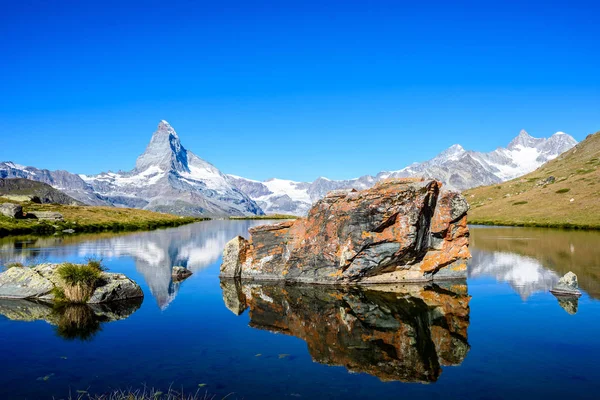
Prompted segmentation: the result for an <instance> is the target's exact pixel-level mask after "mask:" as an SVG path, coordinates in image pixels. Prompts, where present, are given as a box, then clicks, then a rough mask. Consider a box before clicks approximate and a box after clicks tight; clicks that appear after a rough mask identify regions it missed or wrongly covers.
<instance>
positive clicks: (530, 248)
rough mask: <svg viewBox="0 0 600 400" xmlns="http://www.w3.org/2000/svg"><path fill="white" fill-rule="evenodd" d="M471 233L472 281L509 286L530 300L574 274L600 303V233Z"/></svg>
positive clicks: (513, 230)
mask: <svg viewBox="0 0 600 400" xmlns="http://www.w3.org/2000/svg"><path fill="white" fill-rule="evenodd" d="M470 232H471V250H472V254H473V259H472V260H471V262H470V263H469V277H470V278H478V277H484V276H490V277H493V278H495V279H496V280H497V281H500V282H508V283H509V284H510V285H511V287H512V288H513V289H514V290H515V291H516V292H517V293H519V295H520V296H521V298H523V300H525V299H527V298H528V297H529V296H531V295H532V294H533V293H536V292H547V291H549V290H550V289H551V288H552V287H553V286H554V285H555V284H556V282H558V279H559V278H560V277H561V276H563V275H564V274H566V273H567V272H569V271H572V272H574V273H575V274H576V275H577V277H578V279H579V286H580V287H581V288H582V289H583V290H584V291H585V292H586V293H587V294H588V295H589V296H590V297H592V298H596V299H598V298H600V246H598V243H600V232H595V231H588V232H585V231H568V230H556V229H539V228H510V227H480V226H476V227H472V228H471V231H470Z"/></svg>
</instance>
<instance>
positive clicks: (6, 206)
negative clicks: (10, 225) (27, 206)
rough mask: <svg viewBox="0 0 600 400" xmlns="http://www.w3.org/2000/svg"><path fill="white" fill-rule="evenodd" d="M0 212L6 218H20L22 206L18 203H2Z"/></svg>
mask: <svg viewBox="0 0 600 400" xmlns="http://www.w3.org/2000/svg"><path fill="white" fill-rule="evenodd" d="M0 214H2V215H4V216H5V217H8V218H22V217H23V207H21V206H20V205H19V204H13V203H3V204H0Z"/></svg>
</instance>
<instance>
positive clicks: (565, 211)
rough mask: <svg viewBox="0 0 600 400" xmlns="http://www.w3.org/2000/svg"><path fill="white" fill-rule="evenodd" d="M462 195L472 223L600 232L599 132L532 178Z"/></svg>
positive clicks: (541, 168) (551, 162)
mask: <svg viewBox="0 0 600 400" xmlns="http://www.w3.org/2000/svg"><path fill="white" fill-rule="evenodd" d="M463 194H464V196H465V197H466V199H467V201H468V202H469V204H470V205H471V209H470V210H469V223H471V224H482V225H511V226H530V227H545V228H567V229H600V132H599V133H596V134H594V135H590V136H588V137H587V138H586V139H585V140H584V141H582V142H581V143H579V144H578V145H577V146H576V147H574V148H572V149H571V150H569V151H567V152H566V153H564V154H562V155H560V156H559V157H557V158H556V159H554V160H552V161H549V162H547V163H546V164H544V165H542V166H541V167H540V168H538V169H537V170H535V171H534V172H532V173H530V174H527V175H525V176H523V177H521V178H517V179H513V180H512V181H508V182H504V183H501V184H497V185H491V186H483V187H478V188H474V189H469V190H466V191H465V192H464V193H463Z"/></svg>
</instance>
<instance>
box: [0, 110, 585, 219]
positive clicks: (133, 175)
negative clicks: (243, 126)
mask: <svg viewBox="0 0 600 400" xmlns="http://www.w3.org/2000/svg"><path fill="white" fill-rule="evenodd" d="M576 143H577V141H576V140H575V139H574V138H573V137H571V136H569V135H567V134H565V133H563V132H557V133H555V134H554V135H552V136H551V137H550V138H534V137H532V136H530V135H529V134H528V133H527V132H526V131H524V130H522V131H521V132H520V133H519V135H518V136H517V137H515V138H514V139H513V140H512V141H511V142H510V143H509V145H508V146H507V147H506V148H503V147H498V148H497V149H495V150H493V151H491V152H488V153H482V152H475V151H471V150H466V149H465V148H464V147H463V146H461V145H460V144H454V145H452V146H450V147H449V148H447V149H445V150H443V151H442V152H440V153H438V154H437V155H436V156H435V157H433V158H432V159H430V160H427V161H424V162H420V163H412V164H410V165H408V166H406V167H404V168H402V169H399V170H395V171H381V172H379V173H377V174H376V175H363V176H361V177H358V178H354V179H347V180H331V179H328V178H325V177H319V178H317V179H315V180H314V181H313V182H296V181H292V180H286V179H279V178H271V179H269V180H266V181H263V182H260V181H256V180H252V179H247V178H244V177H241V176H239V175H233V174H229V175H226V174H224V173H222V172H221V171H220V170H219V169H218V168H217V167H215V166H214V165H212V164H211V163H209V162H207V161H205V160H203V159H202V158H200V157H198V156H197V155H196V154H194V153H193V152H191V151H189V150H187V149H186V148H185V147H184V146H183V145H182V144H181V140H180V138H179V135H178V134H177V132H176V131H175V129H173V127H172V126H171V125H170V124H169V123H168V122H167V121H165V120H161V121H160V122H159V124H158V127H157V129H156V131H155V132H154V133H153V134H152V138H151V139H150V142H149V143H148V145H147V146H146V148H145V150H144V152H143V153H142V154H140V155H139V156H138V157H137V159H136V163H135V167H134V168H133V169H132V170H131V171H125V172H123V171H119V172H110V171H108V172H101V173H99V174H96V175H85V174H79V175H78V174H73V173H70V172H68V171H49V170H45V169H38V168H34V167H25V166H22V165H19V164H15V163H13V162H0V178H27V179H32V180H35V181H39V182H43V183H47V184H49V185H51V186H52V187H54V188H56V189H58V190H60V191H62V192H64V193H66V194H67V195H69V196H71V197H73V198H74V199H76V200H78V201H81V202H83V203H85V204H89V205H112V206H117V207H134V208H142V209H148V210H152V211H160V212H169V213H175V214H180V215H202V216H218V217H222V216H252V215H264V214H265V212H266V213H268V214H295V215H305V214H306V213H307V211H308V210H309V208H310V207H311V206H312V204H313V203H314V202H315V201H317V200H319V199H321V198H322V197H324V196H325V195H326V194H327V192H329V191H331V190H342V189H350V188H354V189H357V190H364V189H368V188H370V187H372V186H373V185H374V184H375V183H376V182H378V181H381V180H383V179H388V178H403V177H415V176H422V177H425V178H435V179H438V180H440V181H442V182H443V183H444V184H445V186H446V187H447V188H450V189H457V190H464V189H468V188H471V187H474V186H481V185H489V184H495V183H500V182H502V181H505V180H508V179H512V178H514V177H516V176H520V175H523V174H526V173H527V172H530V171H532V170H534V169H535V168H537V167H538V166H539V165H541V164H542V163H544V162H546V161H548V160H551V159H553V158H555V157H556V156H558V155H559V154H561V153H562V152H564V151H565V150H568V149H569V148H571V147H573V146H574V145H575V144H576Z"/></svg>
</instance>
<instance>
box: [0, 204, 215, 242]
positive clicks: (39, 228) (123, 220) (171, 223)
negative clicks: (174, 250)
mask: <svg viewBox="0 0 600 400" xmlns="http://www.w3.org/2000/svg"><path fill="white" fill-rule="evenodd" d="M0 203H16V202H15V201H11V200H9V199H6V198H2V197H0ZM20 204H21V205H22V206H23V210H24V211H25V212H33V211H55V212H59V213H61V214H62V215H63V217H64V221H38V220H35V219H13V218H8V217H4V216H0V236H7V235H23V234H36V235H48V234H53V233H55V232H62V231H63V230H66V229H73V230H74V231H75V233H84V232H104V231H112V232H119V231H135V230H151V229H157V228H166V227H175V226H180V225H185V224H189V223H192V222H197V221H201V220H204V219H206V218H196V217H180V216H177V215H171V214H162V213H157V212H153V211H147V210H138V209H133V208H117V207H93V206H70V205H61V204H36V203H30V202H26V203H20Z"/></svg>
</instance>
